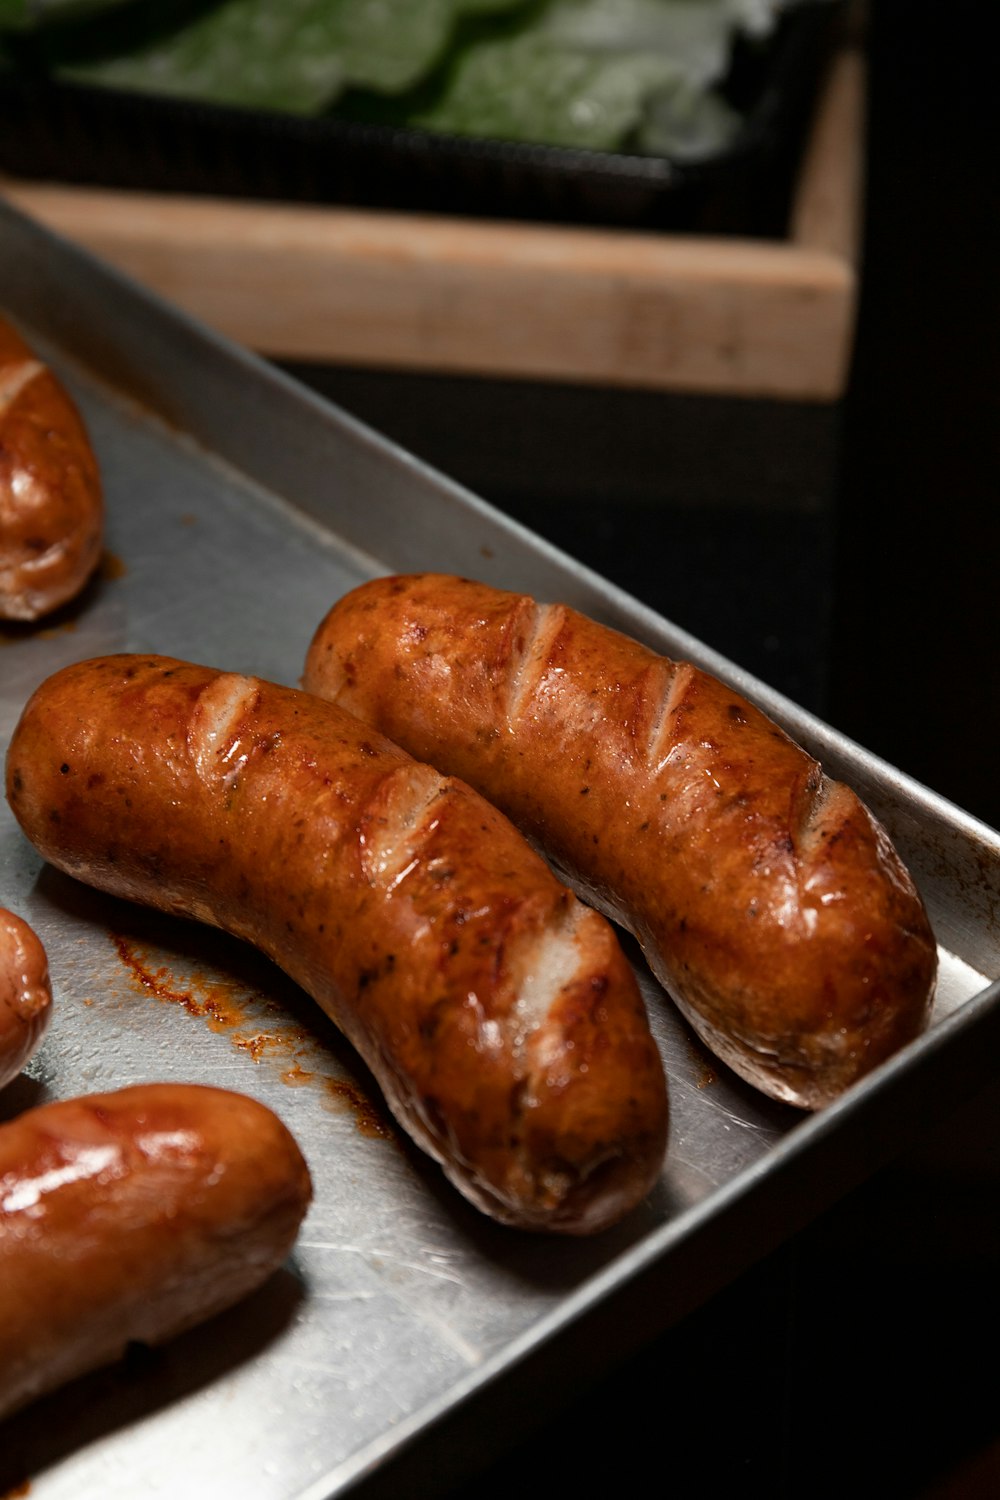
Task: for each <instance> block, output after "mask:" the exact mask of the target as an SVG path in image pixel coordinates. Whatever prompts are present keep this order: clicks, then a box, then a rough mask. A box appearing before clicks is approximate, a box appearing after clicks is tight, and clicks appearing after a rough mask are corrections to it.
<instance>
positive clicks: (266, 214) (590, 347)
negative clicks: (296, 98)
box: [0, 44, 865, 401]
mask: <svg viewBox="0 0 1000 1500" xmlns="http://www.w3.org/2000/svg"><path fill="white" fill-rule="evenodd" d="M864 94H865V75H864V57H863V52H862V50H861V48H860V47H859V46H857V45H853V44H848V45H845V46H843V47H842V48H841V49H840V50H839V51H838V52H837V54H836V56H835V57H834V59H833V61H832V64H831V66H830V68H829V70H828V74H827V77H826V80H825V83H824V87H823V90H822V95H821V98H820V101H819V104H818V108H817V111H816V114H815V120H814V124H813V127H812V131H811V136H810V139H809V141H808V143H807V148H806V151H805V154H804V159H803V165H802V168H801V172H800V177H799V182H798V187H797V192H796V195H795V202H794V209H793V214H792V220H791V225H790V233H789V236H788V238H787V239H784V240H780V241H764V240H750V239H738V238H737V239H732V238H729V239H726V238H702V237H688V236H676V235H669V234H656V233H652V232H643V233H636V232H631V231H623V230H604V229H601V230H591V229H576V228H564V227H549V226H544V225H541V226H540V225H534V224H532V225H528V224H516V223H515V224H511V223H483V222H482V221H472V220H462V219H459V218H442V217H433V216H430V215H427V216H422V215H415V214H402V213H389V212H358V211H356V210H353V209H348V208H337V207H332V208H331V207H325V206H322V207H312V206H307V207H302V206H299V205H291V204H282V203H266V204H261V203H256V202H254V203H251V202H246V201H233V200H223V199H213V198H195V197H176V196H172V195H168V194H154V193H137V192H121V191H109V190H103V189H92V188H81V187H75V186H74V187H69V186H61V185H58V184H51V183H40V182H27V181H22V180H18V179H14V178H11V177H8V178H5V179H3V180H2V181H0V191H2V192H3V193H4V194H5V195H6V197H7V198H8V199H9V200H10V201H11V202H12V203H14V204H15V205H16V206H17V207H19V208H20V209H22V210H23V211H24V212H26V213H28V214H30V215H32V216H34V217H36V218H37V219H39V220H40V221H41V222H43V223H45V224H47V225H48V226H49V227H50V228H52V229H55V230H56V231H58V232H60V233H62V234H64V235H66V236H68V237H70V238H71V239H74V240H76V241H78V242H79V243H81V244H82V245H84V246H85V247H87V248H88V249H91V250H93V251H95V252H97V253H98V254H99V255H101V256H103V257H104V258H105V259H106V260H108V261H110V262H111V263H112V264H114V265H116V266H118V267H120V268H122V269H124V270H126V271H127V272H129V273H130V274H132V275H133V276H135V277H136V278H137V279H138V280H140V281H142V282H144V283H146V284H147V285H149V286H151V287H153V288H154V289H155V290H157V291H158V292H161V293H162V294H164V295H165V296H167V297H168V298H170V299H171V300H172V301H173V302H175V303H177V304H178V305H180V306H181V307H183V308H185V309H187V310H189V311H190V312H193V313H194V314H195V315H196V316H198V317H199V318H201V319H203V320H204V321H205V322H206V323H208V324H209V325H210V326H212V327H214V328H217V329H219V330H220V331H222V332H224V333H226V334H228V335H229V336H231V337H233V338H235V339H237V340H238V341H240V342H242V343H245V344H247V345H249V346H250V347H252V348H254V349H256V350H258V351H259V352H261V353H263V354H266V355H269V356H272V357H276V358H287V359H299V360H318V361H323V362H330V363H335V364H347V365H358V366H375V367H379V368H385V369H397V370H423V371H433V372H438V373H440V372H463V373H467V374H473V375H492V376H501V377H505V378H523V379H539V380H559V381H570V382H588V383H592V384H601V385H612V386H623V387H629V386H632V387H636V388H646V389H658V390H664V391H688V392H708V393H715V394H728V395H734V394H735V395H746V396H768V397H778V398H791V399H801V400H815V401H831V400H835V399H836V398H837V397H838V396H839V395H840V394H841V393H842V391H843V388H844V383H845V380H846V375H847V368H848V362H849V358H850V352H851V341H852V335H853V329H854V318H855V304H856V293H857V253H858V252H857V245H858V238H859V215H860V201H861V171H862V166H861V162H862V139H863V105H864Z"/></svg>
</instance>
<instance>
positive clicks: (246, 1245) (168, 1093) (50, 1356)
mask: <svg viewBox="0 0 1000 1500" xmlns="http://www.w3.org/2000/svg"><path fill="white" fill-rule="evenodd" d="M311 1191H312V1189H311V1184H310V1179H309V1171H308V1168H307V1167H306V1163H305V1161H304V1159H303V1157H302V1154H301V1152H300V1151H299V1148H298V1146H297V1145H296V1143H295V1141H294V1139H293V1138H292V1136H291V1135H290V1134H289V1132H288V1130H287V1129H286V1128H285V1126H284V1125H283V1124H282V1123H281V1121H280V1120H279V1119H278V1118H277V1116H276V1115H274V1114H272V1112H271V1111H270V1110H269V1109H267V1108H265V1106H264V1105H262V1104H258V1103H257V1102H256V1101H255V1100H253V1099H248V1098H246V1097H245V1096H244V1095H242V1094H234V1093H231V1092H230V1091H229V1090H226V1089H215V1088H207V1087H202V1086H199V1085H193V1084H192V1085H187V1084H149V1085H141V1086H136V1087H134V1088H124V1089H121V1090H119V1091H117V1092H115V1093H109V1094H92V1095H90V1096H89V1097H85V1098H81V1099H72V1100H66V1101H61V1102H59V1103H55V1104H43V1105H40V1106H39V1107H37V1108H36V1109H30V1110H28V1111H26V1112H25V1113H24V1114H22V1115H20V1116H18V1117H17V1118H16V1119H15V1120H12V1121H11V1122H10V1123H9V1124H7V1125H3V1126H0V1416H7V1415H9V1414H10V1413H11V1412H13V1411H16V1410H18V1409H19V1408H21V1407H23V1406H25V1405H26V1404H27V1403H28V1402H29V1401H33V1400H34V1399H35V1398H36V1397H38V1396H41V1395H44V1394H46V1393H47V1392H49V1391H53V1390H56V1389H57V1388H58V1387H59V1386H61V1385H63V1384H65V1383H66V1382H67V1381H69V1380H72V1379H74V1378H75V1377H76V1376H77V1375H82V1374H85V1373H87V1372H89V1371H91V1370H96V1369H99V1368H100V1367H101V1366H103V1365H107V1364H111V1363H113V1362H114V1361H115V1360H117V1359H119V1358H120V1357H121V1355H122V1354H123V1353H124V1352H125V1347H126V1345H127V1344H129V1343H131V1342H140V1343H148V1344H160V1343H163V1342H164V1341H165V1340H167V1339H170V1338H172V1337H173V1336H174V1335H175V1334H178V1333H181V1332H182V1331H183V1330H184V1329H186V1328H190V1327H192V1326H193V1325H194V1324H196V1323H199V1322H201V1321H202V1320H204V1319H205V1318H209V1317H211V1316H212V1315H213V1314H214V1313H217V1312H221V1311H222V1310H223V1308H226V1307H230V1306H231V1305H232V1304H233V1303H235V1302H238V1301H239V1300H240V1298H242V1297H244V1296H246V1294H247V1293H248V1292H250V1291H252V1290H253V1289H254V1288H256V1287H257V1286H259V1285H261V1284H262V1283H263V1282H264V1281H265V1279H266V1278H267V1277H268V1276H269V1275H270V1274H271V1272H272V1271H274V1270H276V1269H277V1268H278V1266H280V1265H281V1263H282V1262H283V1261H284V1260H285V1257H286V1256H287V1255H288V1252H289V1250H290V1249H291V1247H292V1245H293V1243H294V1241H295V1237H296V1235H297V1233H298V1229H299V1225H300V1223H301V1221H302V1218H303V1216H304V1214H305V1212H306V1209H307V1207H308V1205H309V1201H310V1196H311Z"/></svg>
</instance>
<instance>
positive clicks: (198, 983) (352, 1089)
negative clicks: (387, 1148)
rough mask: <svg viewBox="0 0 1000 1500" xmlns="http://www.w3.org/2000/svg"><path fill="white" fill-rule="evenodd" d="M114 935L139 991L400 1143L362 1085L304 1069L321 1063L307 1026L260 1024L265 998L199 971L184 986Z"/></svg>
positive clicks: (362, 1126) (367, 1132)
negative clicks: (257, 1011)
mask: <svg viewBox="0 0 1000 1500" xmlns="http://www.w3.org/2000/svg"><path fill="white" fill-rule="evenodd" d="M109 936H110V938H111V942H112V943H113V945H114V948H115V951H116V952H117V954H118V957H119V959H120V960H121V962H122V964H123V965H124V967H125V969H126V970H127V971H128V975H129V978H130V980H131V983H132V985H133V987H134V988H136V989H138V990H140V991H141V992H142V993H144V994H148V995H152V996H153V997H154V998H155V999H156V1000H158V1001H160V1002H161V1003H162V1004H168V1005H179V1006H181V1007H182V1009H184V1010H186V1011H187V1012H188V1014H189V1015H191V1016H195V1017H197V1018H198V1019H200V1020H203V1021H205V1022H206V1024H207V1025H208V1026H209V1027H210V1028H211V1030H212V1031H215V1032H219V1033H222V1034H224V1035H228V1036H229V1039H230V1041H231V1043H232V1045H233V1046H234V1047H235V1048H236V1049H237V1051H239V1052H242V1053H243V1054H244V1055H246V1056H248V1057H250V1058H251V1060H252V1061H253V1062H254V1063H258V1064H259V1063H261V1062H263V1061H265V1060H267V1061H269V1062H273V1063H277V1064H279V1065H282V1066H281V1071H280V1074H279V1076H280V1078H281V1081H282V1083H284V1084H286V1085H287V1086H288V1087H289V1088H303V1087H309V1086H312V1085H318V1086H319V1087H321V1088H322V1090H323V1094H324V1099H325V1101H326V1103H327V1105H328V1107H329V1108H331V1109H332V1110H333V1111H334V1112H335V1113H338V1114H350V1115H352V1116H353V1118H354V1123H355V1126H356V1128H357V1130H358V1131H359V1132H360V1134H362V1135H364V1136H367V1137H369V1138H370V1139H374V1140H385V1141H395V1140H396V1139H397V1137H396V1132H395V1130H394V1128H393V1126H392V1124H391V1122H390V1121H389V1119H388V1117H387V1116H386V1115H385V1114H384V1113H383V1112H382V1110H380V1109H379V1107H378V1106H377V1104H376V1103H375V1102H373V1100H372V1099H371V1098H370V1097H369V1096H368V1094H366V1093H365V1091H364V1090H363V1089H362V1088H360V1087H359V1086H358V1085H357V1084H355V1083H352V1082H350V1081H349V1080H347V1079H343V1078H333V1077H331V1075H330V1074H329V1073H327V1072H326V1071H325V1070H324V1069H323V1068H322V1066H316V1067H307V1066H304V1065H303V1059H305V1060H306V1061H312V1060H313V1059H315V1060H316V1061H317V1062H319V1058H318V1056H317V1044H316V1042H315V1040H314V1039H313V1037H312V1036H311V1035H310V1033H309V1032H308V1031H307V1030H306V1029H305V1027H301V1026H296V1025H295V1023H294V1021H292V1020H289V1019H287V1018H284V1017H282V1018H281V1019H280V1020H277V1021H276V1022H275V1024H274V1025H269V1026H264V1027H262V1026H260V1025H257V1024H255V1018H254V1017H252V1015H251V1014H249V1011H250V1002H251V1001H254V1002H255V1003H256V1005H259V1004H260V1001H261V997H260V996H259V995H251V994H250V993H249V992H248V991H247V989H246V988H245V987H244V986H242V985H240V984H239V983H238V982H237V981H235V980H226V979H220V978H219V977H218V976H217V975H213V976H209V975H208V974H202V973H198V972H195V973H193V974H191V975H190V976H189V977H188V978H187V980H186V981H184V982H180V981H178V980H177V979H176V978H175V977H174V975H173V974H172V973H171V970H170V967H169V965H168V964H166V963H164V962H162V961H160V960H159V959H158V958H154V957H153V955H152V953H151V952H150V951H149V950H148V949H146V948H144V947H143V946H142V945H140V944H139V943H137V942H136V941H135V940H134V939H133V938H129V937H125V936H124V935H123V934H121V933H117V932H111V933H109ZM265 1004H267V1002H266V1001H265Z"/></svg>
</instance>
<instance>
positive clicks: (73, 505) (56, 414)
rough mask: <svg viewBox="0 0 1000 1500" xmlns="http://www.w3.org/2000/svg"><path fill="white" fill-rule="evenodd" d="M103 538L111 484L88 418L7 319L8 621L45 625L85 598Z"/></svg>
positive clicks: (3, 608)
mask: <svg viewBox="0 0 1000 1500" xmlns="http://www.w3.org/2000/svg"><path fill="white" fill-rule="evenodd" d="M103 536H104V498H103V490H102V484H101V476H100V471H99V468H98V464H97V459H96V457H95V455H94V450H93V448H92V447H91V443H90V438H89V436H88V433H87V430H86V428H85V426H84V423H83V420H82V418H81V416H80V414H79V412H78V410H77V408H76V406H75V405H74V403H73V401H72V399H71V398H70V396H69V394H68V392H67V391H66V389H65V387H64V386H63V385H62V383H61V382H60V381H59V380H58V379H57V378H56V376H55V375H54V374H53V373H52V371H51V370H50V369H49V368H48V367H47V366H46V365H45V364H43V363H42V361H41V360H39V359H37V358H36V357H35V354H34V353H33V351H32V350H31V349H30V348H29V346H28V345H27V344H26V343H25V341H24V340H23V339H22V338H21V336H20V334H19V333H17V332H16V330H15V329H14V328H13V327H12V325H11V324H10V323H9V322H8V321H7V320H6V319H5V318H4V317H3V316H0V619H6V620H37V619H39V618H40V617H42V616H43V615H47V614H50V613H51V612H52V611H53V610H54V609H57V608H58V607H59V606H60V605H61V604H66V603H67V602H68V601H69V600H70V599H73V598H75V596H76V595H77V594H79V593H80V591H81V589H82V588H83V586H84V584H85V583H86V582H87V580H88V579H89V578H90V576H91V574H92V573H93V572H94V569H95V568H96V567H97V564H98V562H99V560H100V556H101V547H102V542H103Z"/></svg>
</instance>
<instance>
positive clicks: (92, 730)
mask: <svg viewBox="0 0 1000 1500" xmlns="http://www.w3.org/2000/svg"><path fill="white" fill-rule="evenodd" d="M7 795H8V799H9V801H10V805H11V807H12V808H13V810H14V813H15V815H16V817H17V818H18V819H19V821H20V823H21V826H22V828H23V829H24V831H25V832H26V833H27V835H28V837H29V838H30V839H31V841H32V842H33V843H34V844H35V846H36V848H37V849H38V850H39V851H40V852H41V853H42V855H44V857H45V858H46V859H48V860H51V862H52V863H53V864H55V865H58V866H59V867H60V868H61V869H63V870H66V871H69V873H71V874H73V875H76V876H78V877H79V878H80V879H81V880H85V881H88V882H89V883H90V884H92V885H96V886H99V887H100V888H102V889H103V890H106V891H111V892H113V893H114V894H116V895H118V896H125V897H130V898H132V899H134V900H137V901H142V902H145V903H147V904H149V905H151V906H156V907H159V908H161V909H163V910H165V911H169V912H177V913H183V914H184V915H187V916H193V917H197V918H200V919H202V920H204V921H206V922H211V923H214V924H215V925H217V926H219V927H222V928H225V929H226V930H227V931H229V932H232V933H235V934H236V935H237V936H239V937H243V938H246V939H248V940H249V941H250V942H252V943H254V944H255V945H256V946H257V947H259V948H260V949H262V950H263V951H264V952H265V953H267V954H268V955H269V956H270V957H271V958H272V959H274V960H275V961H276V962H277V963H278V964H280V965H281V966H282V968H284V969H285V970H286V971H287V973H288V974H290V975H291V976H292V978H293V979H295V980H296V981H297V982H298V983H299V984H301V985H302V987H303V988H304V989H305V990H306V991H308V992H309V993H310V994H311V995H312V996H313V997H314V998H315V999H316V1000H317V1001H318V1002H319V1004H320V1005H321V1006H322V1007H323V1009H324V1010H325V1011H326V1012H327V1013H328V1014H329V1015H330V1016H331V1017H332V1019H333V1020H334V1021H335V1022H336V1024H337V1025H338V1026H339V1027H340V1028H341V1030H342V1031H343V1032H344V1033H345V1034H346V1035H347V1036H348V1037H349V1038H350V1040H351V1041H352V1042H353V1044H354V1045H355V1046H356V1047H357V1049H358V1051H359V1052H360V1053H361V1055H362V1057H363V1058H364V1059H365V1061H366V1062H367V1063H368V1065H369V1067H370V1068H371V1070H372V1072H373V1073H374V1074H375V1077H376V1079H377V1080H378V1082H379V1084H380V1085H381V1087H382V1089H383V1091H384V1093H385V1095H386V1098H387V1101H388V1103H389V1105H390V1107H391V1108H392V1110H393V1111H394V1113H395V1114H396V1116H397V1118H398V1119H399V1120H400V1122H401V1124H403V1126H404V1127H405V1128H406V1129H407V1130H408V1131H409V1132H410V1134H411V1135H412V1136H413V1137H414V1139H415V1140H416V1141H417V1142H418V1143H419V1144H420V1145H421V1146H423V1147H424V1148H425V1149H426V1150H427V1151H428V1152H429V1153H430V1154H431V1155H432V1156H433V1157H435V1158H436V1159H437V1160H438V1161H439V1162H441V1164H442V1165H443V1167H444V1169H445V1171H446V1172H447V1174H448V1175H449V1177H450V1178H451V1179H452V1181H453V1182H454V1183H455V1184H456V1185H457V1186H458V1187H459V1188H460V1189H461V1191H462V1192H464V1193H465V1194H466V1195H467V1196H468V1197H469V1198H470V1199H471V1200H472V1201H473V1202H475V1203H477V1204H478V1205H479V1206H480V1207H482V1208H483V1209H485V1210H486V1211H487V1212H489V1213H491V1214H493V1215H494V1216H495V1217H497V1218H499V1219H501V1220H504V1221H506V1222H509V1223H511V1224H516V1225H521V1226H523V1227H526V1228H531V1229H551V1230H560V1231H566V1232H570V1233H587V1232H591V1231H593V1230H596V1229H599V1228H601V1227H603V1226H604V1225H606V1224H608V1223H610V1222H612V1221H613V1220H615V1219H617V1218H619V1217H620V1216H621V1215H622V1214H623V1213H625V1211H626V1210H628V1209H629V1208H631V1207H632V1206H633V1205H634V1204H635V1203H636V1201H637V1200H638V1199H639V1198H641V1197H642V1196H643V1195H644V1194H645V1193H646V1192H647V1191H648V1190H649V1188H650V1186H651V1184H652V1183H653V1182H654V1180H655V1179H656V1177H657V1175H658V1173H659V1171H660V1169H661V1165H662V1158H663V1153H664V1147H665V1132H666V1090H665V1082H664V1077H663V1066H662V1062H661V1059H660V1054H659V1052H658V1050H657V1048H656V1044H655V1042H654V1041H653V1039H652V1037H651V1035H650V1031H649V1025H648V1019H647V1016H646V1012H645V1008H644V1006H643V1002H642V997H641V995H640V993H639V990H638V986H637V983H636V980H635V976H634V974H633V972H632V970H631V968H630V967H629V965H628V963H627V961H626V959H625V957H624V955H623V953H622V951H621V949H620V947H619V945H618V941H617V938H616V936H615V933H614V930H613V929H612V928H611V926H610V925H609V924H608V923H607V922H606V921H605V920H604V918H603V917H601V916H599V915H598V914H597V913H596V912H592V911H590V910H589V909H588V908H587V907H585V906H583V905H582V904H581V903H580V902H578V901H577V900H576V898H575V897H574V896H573V895H572V893H571V892H570V891H568V890H567V889H566V887H565V886H564V885H562V884H561V883H560V882H559V881H558V880H556V879H555V877H554V876H553V875H552V873H551V871H550V870H549V868H548V866H547V865H546V864H545V863H544V861H543V860H542V859H540V858H539V856H538V855H536V854H535V853H534V852H533V851H532V850H531V849H530V848H529V847H528V845H527V844H526V842H525V841H524V840H523V839H522V837H521V836H520V834H518V833H517V831H516V830H515V829H514V828H513V826H512V825H511V824H510V823H509V822H508V821H507V819H506V818H504V817H503V816H502V815H501V814H500V813H498V812H497V811H496V809H495V808H493V807H492V806H491V805H490V804H489V803H487V802H485V801H484V800H483V798H481V797H480V796H478V794H477V793H475V792H473V791H472V790H471V789H470V788H468V787H466V786H465V785H464V784H463V783H461V782H456V781H454V780H449V779H446V778H444V777H442V776H440V775H439V774H438V773H437V772H435V771H433V770H431V769H430V768H429V767H427V766H422V765H419V764H418V763H416V762H414V761H413V760H411V759H410V757H409V756H408V755H406V754H404V752H403V751H401V750H399V749H398V748H397V747H396V746H395V745H392V744H390V743H389V742H388V741H387V740H385V739H383V738H382V737H381V736H380V735H377V734H375V733H374V732H373V731H372V730H370V729H368V728H366V727H365V726H364V725H362V724H360V723H359V722H358V721H357V720H356V719H353V718H352V717H351V716H350V715H348V714H345V713H343V712H342V711H341V710H340V709H337V708H334V707H333V706H332V705H330V704H327V703H323V702H321V701H320V700H319V699H318V698H314V697H311V696H310V695H309V694H306V693H302V692H298V691H296V690H295V689H291V688H283V687H279V686H276V685H274V684H269V683H264V682H261V681H259V680H257V679H255V678H248V677H238V676H233V675H230V674H224V673H219V672H216V671H213V670H211V669H209V668H206V667H199V666H193V665H191V664H187V663H183V662H177V661H173V660H169V659H166V658H162V657H143V656H125V657H108V658H103V659H100V660H97V661H93V662H87V663H82V664H79V665H76V666H71V667H68V668H66V669H64V670H63V671H62V672H60V673H58V674H56V675H55V676H54V677H52V678H50V679H49V680H48V682H46V683H44V684H43V685H42V687H41V688H40V689H39V690H38V691H37V692H36V693H35V694H34V696H33V697H32V699H31V700H30V702H29V703H28V704H27V706H26V708H25V710H24V712H23V714H22V717H21V720H20V723H19V724H18V726H17V728H16V730H15V732H14V736H13V739H12V741H11V745H10V750H9V753H8V758H7Z"/></svg>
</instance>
